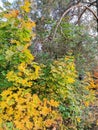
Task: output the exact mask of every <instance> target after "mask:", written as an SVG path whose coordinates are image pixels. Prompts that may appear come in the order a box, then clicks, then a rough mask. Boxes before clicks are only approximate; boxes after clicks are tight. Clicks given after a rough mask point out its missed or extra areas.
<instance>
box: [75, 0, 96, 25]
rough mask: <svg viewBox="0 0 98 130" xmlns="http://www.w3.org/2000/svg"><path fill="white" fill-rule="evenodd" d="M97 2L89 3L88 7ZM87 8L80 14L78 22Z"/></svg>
mask: <svg viewBox="0 0 98 130" xmlns="http://www.w3.org/2000/svg"><path fill="white" fill-rule="evenodd" d="M95 3H96V1H94V2H92V3H90V4H89V5H88V7H90V6H92V5H93V4H95ZM86 10H87V8H85V9H84V10H83V12H82V13H81V14H80V16H79V18H78V21H77V23H76V24H78V22H79V21H80V19H81V17H82V15H83V14H84V13H85V11H86Z"/></svg>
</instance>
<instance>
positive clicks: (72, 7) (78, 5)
mask: <svg viewBox="0 0 98 130" xmlns="http://www.w3.org/2000/svg"><path fill="white" fill-rule="evenodd" d="M76 7H85V8H86V10H89V11H90V12H91V13H92V14H93V15H94V17H95V18H96V19H97V20H98V16H97V15H96V14H95V12H94V11H93V10H92V9H90V8H89V7H88V6H85V5H83V4H80V3H78V4H77V5H74V6H71V7H70V8H69V9H67V10H66V11H65V12H64V13H63V15H62V16H61V18H60V20H59V21H58V23H57V25H56V28H55V30H54V35H53V39H54V38H55V35H56V32H57V29H58V27H59V25H60V23H61V22H62V19H63V18H64V16H65V15H66V14H67V13H68V12H69V11H70V10H72V9H74V8H76Z"/></svg>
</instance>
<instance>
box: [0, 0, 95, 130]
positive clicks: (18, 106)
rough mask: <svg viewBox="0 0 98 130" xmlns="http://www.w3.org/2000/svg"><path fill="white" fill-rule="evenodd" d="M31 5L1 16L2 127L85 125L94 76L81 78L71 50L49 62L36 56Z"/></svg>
mask: <svg viewBox="0 0 98 130" xmlns="http://www.w3.org/2000/svg"><path fill="white" fill-rule="evenodd" d="M29 11H30V3H29V1H28V0H25V1H24V5H22V6H21V8H20V10H11V11H8V12H7V11H3V12H2V15H1V19H0V43H1V44H0V130H57V129H59V130H82V128H84V127H85V123H84V121H85V119H84V118H83V116H82V115H83V114H84V113H85V111H86V109H87V108H89V105H90V104H91V103H93V100H94V98H95V93H94V91H93V89H92V88H94V83H93V80H92V78H91V77H89V76H87V78H88V77H89V80H88V79H87V78H85V79H84V80H83V81H79V79H78V72H77V71H76V67H75V59H74V56H71V54H69V55H67V56H64V57H63V58H61V59H58V60H55V61H53V62H52V63H50V64H48V65H47V64H46V65H43V64H38V63H36V62H35V61H34V56H33V55H32V53H31V52H30V49H29V47H30V46H31V44H32V39H34V37H35V33H34V32H32V29H33V28H35V27H36V24H35V22H34V21H32V20H31V19H30V18H28V13H29Z"/></svg>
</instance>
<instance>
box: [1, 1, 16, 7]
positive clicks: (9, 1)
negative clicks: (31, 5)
mask: <svg viewBox="0 0 98 130" xmlns="http://www.w3.org/2000/svg"><path fill="white" fill-rule="evenodd" d="M8 1H9V2H13V1H14V0H8ZM0 6H2V0H0Z"/></svg>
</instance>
